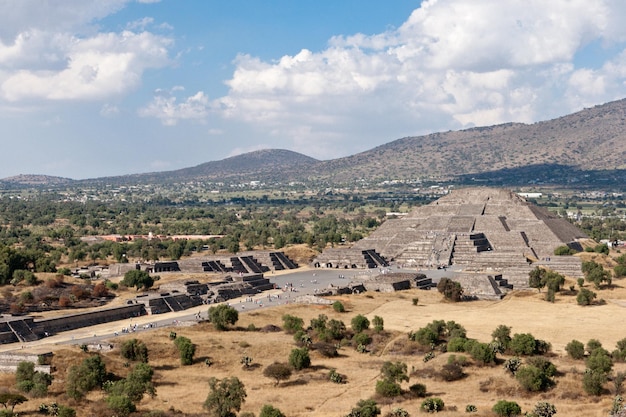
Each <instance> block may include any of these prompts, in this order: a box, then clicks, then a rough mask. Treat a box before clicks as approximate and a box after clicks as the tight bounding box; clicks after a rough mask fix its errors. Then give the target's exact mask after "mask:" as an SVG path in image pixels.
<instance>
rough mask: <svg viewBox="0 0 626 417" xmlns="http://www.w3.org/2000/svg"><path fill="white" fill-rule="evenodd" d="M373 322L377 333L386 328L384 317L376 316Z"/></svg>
mask: <svg viewBox="0 0 626 417" xmlns="http://www.w3.org/2000/svg"><path fill="white" fill-rule="evenodd" d="M372 324H373V325H374V330H375V331H376V332H377V333H380V332H382V331H383V330H384V326H385V321H384V320H383V318H382V317H380V316H374V318H373V319H372Z"/></svg>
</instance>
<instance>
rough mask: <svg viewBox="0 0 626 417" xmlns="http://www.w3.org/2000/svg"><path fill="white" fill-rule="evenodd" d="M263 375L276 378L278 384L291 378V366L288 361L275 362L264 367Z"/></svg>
mask: <svg viewBox="0 0 626 417" xmlns="http://www.w3.org/2000/svg"><path fill="white" fill-rule="evenodd" d="M263 376H266V377H267V378H271V379H274V380H276V386H278V384H280V381H287V380H288V379H289V378H291V367H290V366H289V365H287V364H286V363H280V362H274V363H272V364H271V365H268V366H266V367H265V369H263Z"/></svg>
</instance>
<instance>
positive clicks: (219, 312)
mask: <svg viewBox="0 0 626 417" xmlns="http://www.w3.org/2000/svg"><path fill="white" fill-rule="evenodd" d="M237 320H239V313H238V312H237V310H235V309H234V308H233V307H230V306H228V305H226V304H220V305H218V306H216V307H211V308H209V321H210V322H211V323H213V325H214V326H215V328H216V329H217V330H226V329H227V328H228V325H229V324H230V325H234V324H235V323H237Z"/></svg>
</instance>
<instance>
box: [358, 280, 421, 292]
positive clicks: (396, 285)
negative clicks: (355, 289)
mask: <svg viewBox="0 0 626 417" xmlns="http://www.w3.org/2000/svg"><path fill="white" fill-rule="evenodd" d="M363 285H364V286H365V288H366V289H367V291H377V292H395V291H402V290H408V289H410V288H411V281H409V280H401V281H364V282H363Z"/></svg>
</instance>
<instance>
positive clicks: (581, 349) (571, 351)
mask: <svg viewBox="0 0 626 417" xmlns="http://www.w3.org/2000/svg"><path fill="white" fill-rule="evenodd" d="M565 351H566V352H567V354H568V355H569V357H570V358H572V359H576V360H579V359H582V358H584V357H585V345H583V343H582V342H579V341H578V340H572V341H571V342H569V343H568V344H567V345H565Z"/></svg>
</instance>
